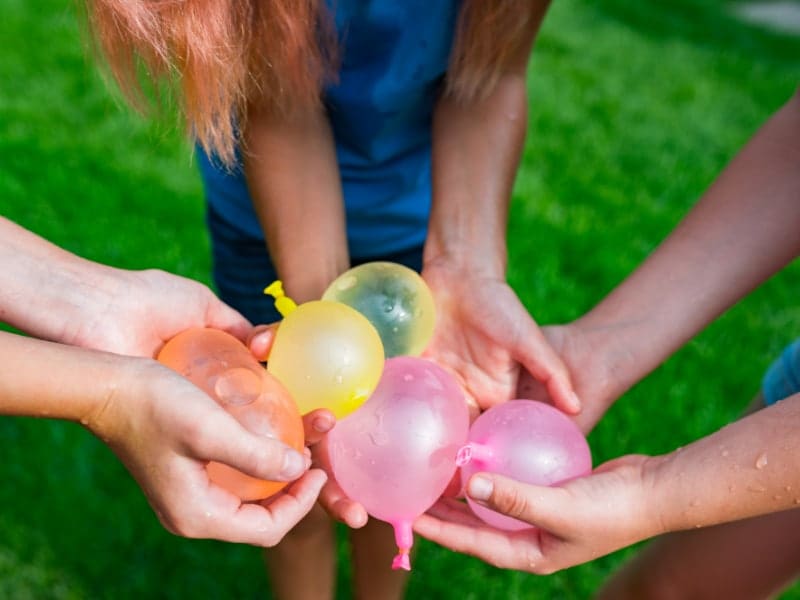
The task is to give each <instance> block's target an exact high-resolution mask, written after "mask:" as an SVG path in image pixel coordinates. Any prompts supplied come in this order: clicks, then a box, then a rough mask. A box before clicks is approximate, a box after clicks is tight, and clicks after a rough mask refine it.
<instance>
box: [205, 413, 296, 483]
mask: <svg viewBox="0 0 800 600" xmlns="http://www.w3.org/2000/svg"><path fill="white" fill-rule="evenodd" d="M192 437H193V439H192V442H191V443H190V451H191V452H192V453H193V454H195V456H196V458H199V459H201V460H207V461H212V460H213V461H216V462H221V463H224V464H226V465H228V466H229V467H233V468H234V469H238V470H239V471H242V472H244V473H246V474H247V475H251V476H253V477H257V478H259V479H269V480H272V481H292V480H294V479H297V478H298V477H300V476H301V475H302V474H303V473H304V472H305V471H306V470H307V469H308V467H309V465H310V460H309V459H307V458H306V457H305V456H303V455H302V454H301V453H299V452H297V451H296V450H294V449H292V448H290V447H289V446H287V445H286V444H284V443H283V442H280V441H278V440H276V439H273V438H269V437H265V436H260V435H255V434H253V433H250V432H249V431H247V429H245V428H244V427H242V425H241V424H240V423H239V422H238V421H237V420H236V419H234V418H233V417H232V416H230V415H229V414H227V413H225V412H220V413H219V418H217V419H213V421H210V423H209V425H208V426H206V427H205V428H204V429H203V431H202V432H200V433H199V434H197V435H194V436H192Z"/></svg>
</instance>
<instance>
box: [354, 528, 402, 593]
mask: <svg viewBox="0 0 800 600" xmlns="http://www.w3.org/2000/svg"><path fill="white" fill-rule="evenodd" d="M350 540H351V543H352V553H353V586H354V587H355V598H357V599H359V600H362V599H363V600H400V599H401V598H402V597H403V591H404V590H405V585H406V580H407V579H408V574H407V573H406V572H405V571H393V570H392V558H394V555H395V554H397V546H396V545H395V541H394V531H393V529H392V527H391V526H390V525H388V524H387V523H384V522H383V521H378V520H376V519H370V520H369V522H368V523H367V524H366V525H365V526H364V527H362V528H361V529H353V530H352V531H351V532H350Z"/></svg>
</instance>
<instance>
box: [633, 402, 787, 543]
mask: <svg viewBox="0 0 800 600" xmlns="http://www.w3.org/2000/svg"><path fill="white" fill-rule="evenodd" d="M798 432H800V394H795V395H794V396H791V397H789V398H787V399H785V400H783V401H781V402H779V403H777V404H775V405H773V406H770V407H768V408H765V409H763V410H760V411H758V412H756V413H754V414H752V415H750V416H748V417H745V418H743V419H741V420H739V421H737V422H735V423H732V424H731V425H728V426H726V427H724V428H723V429H721V430H720V431H718V432H716V433H714V434H713V435H710V436H707V437H705V438H703V439H701V440H699V441H697V442H695V443H693V444H691V445H689V446H686V447H685V448H683V449H680V450H677V451H675V452H673V453H671V454H668V455H666V456H663V457H657V458H654V459H652V461H651V465H650V467H649V468H647V469H646V475H645V481H647V482H650V484H649V485H648V486H647V488H648V489H649V493H648V499H649V500H648V502H649V505H650V506H651V514H652V515H653V517H654V518H655V519H657V520H658V521H659V522H660V523H661V527H662V529H663V530H664V531H676V530H681V529H689V528H694V527H705V526H708V525H715V524H717V523H723V522H728V521H734V520H739V519H745V518H748V517H753V516H757V515H763V514H766V513H771V512H777V511H781V510H787V509H790V508H797V506H798V502H800V500H798V498H800V436H798Z"/></svg>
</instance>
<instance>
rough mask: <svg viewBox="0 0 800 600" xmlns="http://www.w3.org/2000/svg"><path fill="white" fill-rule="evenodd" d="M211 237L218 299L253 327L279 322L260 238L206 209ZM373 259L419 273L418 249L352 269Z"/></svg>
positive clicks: (269, 263) (270, 270)
mask: <svg viewBox="0 0 800 600" xmlns="http://www.w3.org/2000/svg"><path fill="white" fill-rule="evenodd" d="M206 221H207V223H208V230H209V233H210V236H211V253H212V261H213V271H212V273H213V278H214V283H215V285H216V288H217V293H218V294H219V297H220V298H221V299H222V300H223V301H224V302H225V303H227V304H229V305H230V306H232V307H233V308H235V309H236V310H238V311H239V312H240V313H242V314H243V315H244V316H245V317H246V318H247V319H248V320H249V321H250V322H251V323H253V324H254V325H258V324H263V323H273V322H275V321H279V320H280V319H281V316H280V314H278V311H277V310H275V305H274V303H273V299H272V298H271V297H270V296H266V295H265V294H264V288H265V287H266V286H268V285H269V284H270V283H272V282H273V281H275V280H276V279H277V278H278V274H277V272H276V271H275V267H274V266H273V265H272V261H271V260H270V257H269V253H268V252H267V248H266V244H265V242H264V240H263V239H261V238H257V237H250V236H248V235H247V234H245V233H243V232H242V231H241V230H240V229H238V228H236V227H233V226H231V225H230V224H229V223H228V222H226V221H225V220H224V219H222V218H220V216H219V215H218V214H216V213H215V212H214V210H213V208H210V207H209V210H208V212H207V214H206ZM375 260H385V261H389V262H395V263H399V264H401V265H405V266H407V267H409V268H411V269H414V270H415V271H417V272H420V271H421V270H422V246H420V247H417V248H413V249H411V250H408V251H405V252H397V253H394V254H389V255H385V256H374V257H369V258H360V259H357V260H356V259H353V260H351V263H352V266H356V265H359V264H362V263H365V262H371V261H375Z"/></svg>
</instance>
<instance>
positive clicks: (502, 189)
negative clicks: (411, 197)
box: [425, 73, 527, 277]
mask: <svg viewBox="0 0 800 600" xmlns="http://www.w3.org/2000/svg"><path fill="white" fill-rule="evenodd" d="M526 125H527V94H526V89H525V79H524V75H523V74H520V73H513V74H508V75H506V76H504V77H503V78H502V79H501V80H500V82H499V83H498V86H497V89H496V90H495V91H494V93H493V94H492V95H491V96H489V97H488V98H486V99H485V100H482V101H480V102H478V103H476V105H468V106H463V105H460V104H459V103H458V102H457V101H455V100H453V99H450V98H443V99H442V100H440V102H439V104H438V105H437V108H436V112H435V114H434V120H433V157H432V163H433V164H432V169H433V204H432V207H431V217H430V224H429V231H428V242H427V244H426V246H425V263H426V264H427V263H432V262H439V261H445V262H447V263H448V264H456V265H463V266H465V267H468V268H469V269H470V270H472V271H482V272H486V273H487V274H489V275H492V276H497V275H500V276H501V277H502V276H504V275H505V269H506V225H507V219H508V205H509V199H510V196H511V188H512V186H513V183H514V177H515V174H516V170H517V167H518V164H519V159H520V154H521V151H522V145H523V142H524V139H525V130H526Z"/></svg>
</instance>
